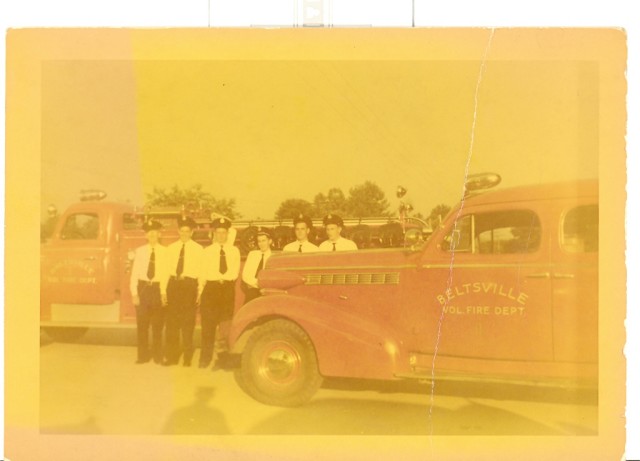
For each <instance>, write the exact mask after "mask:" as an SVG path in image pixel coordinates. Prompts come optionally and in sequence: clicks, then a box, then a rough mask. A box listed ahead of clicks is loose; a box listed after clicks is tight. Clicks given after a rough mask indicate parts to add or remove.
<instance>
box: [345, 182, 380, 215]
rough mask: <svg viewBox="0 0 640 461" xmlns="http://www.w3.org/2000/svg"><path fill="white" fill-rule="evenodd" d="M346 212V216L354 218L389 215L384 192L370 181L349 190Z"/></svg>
mask: <svg viewBox="0 0 640 461" xmlns="http://www.w3.org/2000/svg"><path fill="white" fill-rule="evenodd" d="M346 210H347V214H348V215H349V216H353V217H354V218H367V217H372V216H389V215H390V212H389V202H388V201H387V199H386V198H385V196H384V191H383V190H382V189H381V188H380V187H379V186H378V185H377V184H375V183H373V182H371V181H366V182H365V183H364V184H360V185H357V186H354V187H352V188H351V189H349V198H348V199H347V201H346Z"/></svg>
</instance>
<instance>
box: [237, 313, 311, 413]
mask: <svg viewBox="0 0 640 461" xmlns="http://www.w3.org/2000/svg"><path fill="white" fill-rule="evenodd" d="M237 379H238V381H239V382H240V383H241V388H242V389H243V390H244V391H245V392H246V393H247V394H249V395H250V396H251V397H253V398H254V399H256V400H257V401H259V402H262V403H266V404H268V405H277V406H283V407H295V406H299V405H302V404H304V403H306V402H308V401H309V400H310V399H311V397H313V395H314V394H315V393H316V391H317V390H318V388H319V387H320V385H321V384H322V376H320V373H319V371H318V360H317V358H316V352H315V349H314V347H313V344H312V342H311V339H309V336H308V335H307V334H306V333H305V332H304V330H303V329H302V328H300V327H299V326H298V325H296V324H295V323H292V322H289V321H287V320H273V321H270V322H268V323H265V324H264V325H262V326H260V327H259V328H258V329H257V330H256V331H255V332H254V333H253V334H252V335H251V337H250V338H249V340H248V341H247V345H246V347H245V349H244V351H243V353H242V360H241V364H240V369H239V370H238V371H237Z"/></svg>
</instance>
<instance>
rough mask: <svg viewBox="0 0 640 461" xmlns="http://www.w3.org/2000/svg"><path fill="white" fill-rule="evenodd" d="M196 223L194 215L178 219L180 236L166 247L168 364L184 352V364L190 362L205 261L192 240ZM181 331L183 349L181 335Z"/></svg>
mask: <svg viewBox="0 0 640 461" xmlns="http://www.w3.org/2000/svg"><path fill="white" fill-rule="evenodd" d="M195 227H196V223H195V222H194V221H193V219H191V218H180V219H178V233H179V235H180V238H179V239H178V241H176V242H173V243H172V244H171V245H169V247H168V248H167V252H168V270H169V283H168V285H167V299H168V302H169V309H168V312H167V352H166V360H165V364H166V365H175V364H177V363H178V361H179V360H180V355H181V354H183V365H184V366H186V367H188V366H191V360H192V358H193V330H194V328H195V324H196V298H197V296H198V276H199V274H200V266H201V264H202V252H203V250H202V247H201V246H200V245H199V244H198V243H196V242H194V241H193V240H192V238H191V237H192V236H193V230H194V229H195ZM181 335H182V350H181V348H180V336H181Z"/></svg>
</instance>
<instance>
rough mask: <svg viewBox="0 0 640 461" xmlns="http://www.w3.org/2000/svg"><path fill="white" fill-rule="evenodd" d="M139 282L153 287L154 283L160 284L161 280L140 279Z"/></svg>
mask: <svg viewBox="0 0 640 461" xmlns="http://www.w3.org/2000/svg"><path fill="white" fill-rule="evenodd" d="M138 284H139V285H140V284H142V285H144V286H148V287H152V286H154V285H158V286H159V285H160V282H152V281H151V280H140V279H139V280H138Z"/></svg>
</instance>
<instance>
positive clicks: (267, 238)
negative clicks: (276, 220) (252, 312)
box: [242, 227, 273, 304]
mask: <svg viewBox="0 0 640 461" xmlns="http://www.w3.org/2000/svg"><path fill="white" fill-rule="evenodd" d="M256 242H257V243H258V249H257V250H253V251H250V252H249V254H248V255H247V260H246V261H245V263H244V268H243V269H242V281H243V282H244V287H243V288H244V293H245V296H244V303H245V304H247V303H248V302H249V301H251V300H252V299H255V298H257V297H259V296H260V287H259V286H258V274H259V273H260V271H261V270H262V269H264V267H265V265H266V264H267V261H268V260H269V258H270V257H271V244H272V243H273V239H272V238H271V234H270V233H269V231H268V230H267V229H265V228H264V227H260V228H259V229H258V233H257V235H256Z"/></svg>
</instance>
